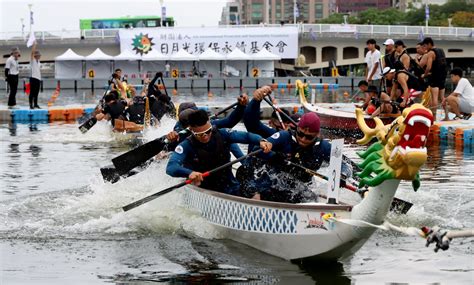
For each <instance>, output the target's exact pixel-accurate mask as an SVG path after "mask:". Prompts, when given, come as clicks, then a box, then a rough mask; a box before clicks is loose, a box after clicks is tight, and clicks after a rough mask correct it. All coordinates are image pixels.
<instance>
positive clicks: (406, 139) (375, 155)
mask: <svg viewBox="0 0 474 285" xmlns="http://www.w3.org/2000/svg"><path fill="white" fill-rule="evenodd" d="M356 117H357V123H358V124H359V127H360V129H361V130H362V132H363V133H364V137H363V138H362V139H360V140H358V141H357V142H358V143H359V144H367V143H368V142H370V141H371V140H372V138H374V137H376V138H377V139H378V142H376V143H374V144H373V145H372V146H370V147H369V149H367V151H365V152H362V153H359V156H360V157H361V158H363V159H364V161H363V162H362V163H361V164H360V167H361V168H363V171H362V172H360V173H359V176H360V177H361V178H362V179H361V183H360V185H359V187H363V186H366V185H368V186H377V185H379V184H381V183H382V182H383V181H385V180H387V179H404V180H411V181H412V183H413V188H414V189H415V190H417V189H418V188H419V186H420V181H419V174H418V171H419V169H420V167H421V166H422V165H423V164H424V163H425V162H426V160H427V157H428V155H427V151H426V147H425V144H426V140H427V138H428V134H429V131H430V127H431V125H432V124H433V115H432V113H431V111H430V110H428V109H427V108H425V107H424V106H423V105H421V104H414V105H412V106H411V107H410V108H406V109H405V110H404V111H403V113H402V115H401V116H399V117H398V118H396V119H395V120H394V121H393V122H392V124H390V125H386V126H384V125H383V123H382V121H381V120H380V119H378V118H375V122H376V126H375V128H373V129H371V128H369V127H368V126H367V124H366V123H365V120H364V115H363V112H362V110H361V109H356Z"/></svg>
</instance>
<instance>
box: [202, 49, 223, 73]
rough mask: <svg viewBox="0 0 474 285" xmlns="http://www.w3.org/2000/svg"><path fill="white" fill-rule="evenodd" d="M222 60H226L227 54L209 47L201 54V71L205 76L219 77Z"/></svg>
mask: <svg viewBox="0 0 474 285" xmlns="http://www.w3.org/2000/svg"><path fill="white" fill-rule="evenodd" d="M221 60H225V56H223V55H222V54H220V53H217V52H215V51H214V50H213V49H210V48H208V49H207V50H205V51H204V52H203V53H201V54H200V55H199V73H200V74H202V75H203V76H205V77H208V78H212V77H218V76H219V75H220V72H221V70H220V69H221V62H220V61H221Z"/></svg>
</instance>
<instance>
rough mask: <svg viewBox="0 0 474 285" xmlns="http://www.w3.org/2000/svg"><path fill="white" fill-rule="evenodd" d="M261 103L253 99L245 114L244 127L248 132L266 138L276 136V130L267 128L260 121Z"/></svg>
mask: <svg viewBox="0 0 474 285" xmlns="http://www.w3.org/2000/svg"><path fill="white" fill-rule="evenodd" d="M260 103H261V102H260V101H257V100H255V99H252V100H251V101H250V103H249V104H248V105H247V108H245V112H244V125H245V128H247V131H248V132H251V133H254V134H258V135H261V136H262V137H264V138H266V137H269V136H271V135H272V134H274V133H275V132H276V130H275V129H272V128H270V127H268V126H265V125H264V124H263V123H262V122H261V121H260Z"/></svg>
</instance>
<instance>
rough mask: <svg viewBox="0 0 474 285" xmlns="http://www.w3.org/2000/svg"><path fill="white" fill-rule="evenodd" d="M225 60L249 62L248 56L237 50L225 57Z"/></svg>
mask: <svg viewBox="0 0 474 285" xmlns="http://www.w3.org/2000/svg"><path fill="white" fill-rule="evenodd" d="M225 59H226V60H250V59H252V58H251V57H250V55H247V54H245V53H243V52H242V51H241V50H240V49H239V48H235V49H234V50H233V51H232V52H230V53H229V54H227V55H226V57H225Z"/></svg>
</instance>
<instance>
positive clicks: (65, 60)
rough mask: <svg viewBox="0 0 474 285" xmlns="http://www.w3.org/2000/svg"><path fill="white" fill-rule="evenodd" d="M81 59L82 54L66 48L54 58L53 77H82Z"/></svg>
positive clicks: (82, 58)
mask: <svg viewBox="0 0 474 285" xmlns="http://www.w3.org/2000/svg"><path fill="white" fill-rule="evenodd" d="M83 60H84V57H83V56H82V55H78V54H77V53H75V52H74V51H73V50H72V49H68V50H67V51H66V52H65V53H63V54H61V55H59V56H57V57H56V58H55V61H56V62H55V64H54V77H55V78H56V79H81V78H82V77H83V69H82V68H83V65H82V61H83Z"/></svg>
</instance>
